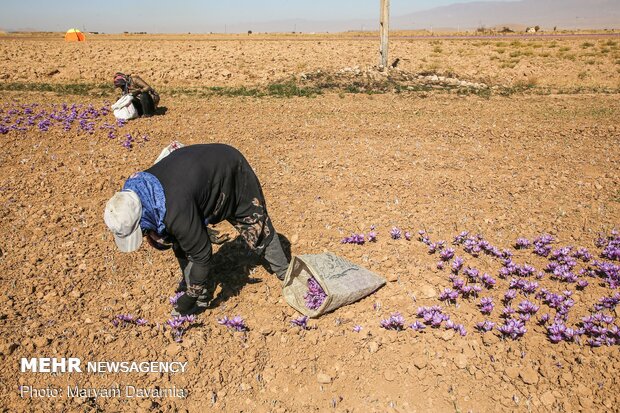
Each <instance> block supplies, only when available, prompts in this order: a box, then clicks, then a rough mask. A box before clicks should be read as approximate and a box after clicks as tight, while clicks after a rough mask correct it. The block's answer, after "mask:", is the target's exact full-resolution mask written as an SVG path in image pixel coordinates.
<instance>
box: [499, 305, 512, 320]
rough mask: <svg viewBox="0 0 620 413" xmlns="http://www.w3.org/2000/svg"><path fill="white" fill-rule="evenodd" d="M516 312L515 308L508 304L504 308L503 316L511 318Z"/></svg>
mask: <svg viewBox="0 0 620 413" xmlns="http://www.w3.org/2000/svg"><path fill="white" fill-rule="evenodd" d="M514 313H515V309H514V308H512V307H510V306H506V307H504V308H502V317H503V318H510V317H511V316H512V315H513V314H514Z"/></svg>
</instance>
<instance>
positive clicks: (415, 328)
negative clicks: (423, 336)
mask: <svg viewBox="0 0 620 413" xmlns="http://www.w3.org/2000/svg"><path fill="white" fill-rule="evenodd" d="M409 328H411V329H412V330H413V331H422V330H424V329H425V328H426V326H425V325H424V324H422V323H421V322H419V321H417V320H416V321H414V322H413V323H412V324H409Z"/></svg>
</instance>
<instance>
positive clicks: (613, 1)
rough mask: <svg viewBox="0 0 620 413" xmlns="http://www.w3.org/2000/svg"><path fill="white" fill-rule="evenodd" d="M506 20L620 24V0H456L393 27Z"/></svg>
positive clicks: (362, 25) (283, 27)
mask: <svg viewBox="0 0 620 413" xmlns="http://www.w3.org/2000/svg"><path fill="white" fill-rule="evenodd" d="M502 25H513V26H514V25H521V26H540V27H543V28H546V29H553V28H554V27H557V28H558V29H612V28H616V29H617V28H620V0H521V1H514V2H503V1H502V2H498V1H479V2H472V3H456V4H452V5H449V6H443V7H436V8H433V9H429V10H423V11H419V12H415V13H410V14H407V15H404V16H395V15H392V16H391V19H390V28H391V29H394V30H419V29H431V28H440V27H441V28H453V29H458V28H460V29H461V30H466V29H470V30H471V29H476V28H479V27H482V26H484V27H494V26H502ZM378 26H379V24H378V16H377V19H374V20H370V19H368V20H347V21H309V20H304V19H296V20H286V21H272V22H253V23H252V22H248V23H243V24H235V25H229V26H228V28H227V31H228V32H231V33H232V32H240V33H243V32H247V31H248V30H252V31H254V32H292V31H296V32H305V33H307V32H337V31H347V30H377V29H378Z"/></svg>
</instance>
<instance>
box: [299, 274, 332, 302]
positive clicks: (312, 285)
mask: <svg viewBox="0 0 620 413" xmlns="http://www.w3.org/2000/svg"><path fill="white" fill-rule="evenodd" d="M326 298H327V294H325V291H324V290H323V288H322V287H321V284H319V283H318V281H317V280H316V279H314V277H312V276H310V277H309V278H308V291H307V292H306V294H304V300H305V302H306V307H308V308H309V309H311V310H316V309H318V308H320V307H321V305H323V302H324V301H325V299H326Z"/></svg>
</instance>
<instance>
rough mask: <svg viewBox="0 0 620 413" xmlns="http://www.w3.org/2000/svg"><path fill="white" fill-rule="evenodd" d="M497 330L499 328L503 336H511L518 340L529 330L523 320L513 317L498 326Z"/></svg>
mask: <svg viewBox="0 0 620 413" xmlns="http://www.w3.org/2000/svg"><path fill="white" fill-rule="evenodd" d="M497 330H499V332H500V333H501V334H502V336H504V337H510V338H511V339H513V340H516V339H517V338H519V337H521V336H523V335H524V334H525V333H526V332H527V329H526V328H525V324H524V323H523V321H521V320H516V319H513V318H511V319H508V320H506V322H505V323H504V324H502V325H501V326H499V327H497Z"/></svg>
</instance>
